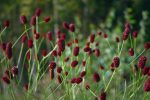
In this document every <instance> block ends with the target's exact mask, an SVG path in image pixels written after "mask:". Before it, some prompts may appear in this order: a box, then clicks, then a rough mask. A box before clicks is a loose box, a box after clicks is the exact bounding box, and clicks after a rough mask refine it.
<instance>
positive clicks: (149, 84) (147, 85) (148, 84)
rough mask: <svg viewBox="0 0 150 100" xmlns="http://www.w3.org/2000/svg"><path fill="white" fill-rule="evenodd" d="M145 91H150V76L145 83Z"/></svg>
mask: <svg viewBox="0 0 150 100" xmlns="http://www.w3.org/2000/svg"><path fill="white" fill-rule="evenodd" d="M144 91H145V92H149V91H150V78H148V79H147V80H146V81H145V83H144Z"/></svg>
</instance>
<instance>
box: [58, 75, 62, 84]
mask: <svg viewBox="0 0 150 100" xmlns="http://www.w3.org/2000/svg"><path fill="white" fill-rule="evenodd" d="M57 80H58V83H59V84H60V83H61V82H62V78H61V76H60V75H58V76H57Z"/></svg>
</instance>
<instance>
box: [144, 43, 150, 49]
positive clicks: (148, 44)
mask: <svg viewBox="0 0 150 100" xmlns="http://www.w3.org/2000/svg"><path fill="white" fill-rule="evenodd" d="M144 48H145V50H148V49H149V48H150V42H147V43H145V44H144Z"/></svg>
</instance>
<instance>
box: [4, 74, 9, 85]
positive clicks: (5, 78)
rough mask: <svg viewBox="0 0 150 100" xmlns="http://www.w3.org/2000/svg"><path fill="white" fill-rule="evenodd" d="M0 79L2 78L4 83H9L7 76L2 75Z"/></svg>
mask: <svg viewBox="0 0 150 100" xmlns="http://www.w3.org/2000/svg"><path fill="white" fill-rule="evenodd" d="M2 80H3V82H4V83H6V84H10V79H9V78H8V77H7V76H3V77H2Z"/></svg>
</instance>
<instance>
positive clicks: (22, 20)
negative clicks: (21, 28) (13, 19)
mask: <svg viewBox="0 0 150 100" xmlns="http://www.w3.org/2000/svg"><path fill="white" fill-rule="evenodd" d="M20 23H21V24H26V23H27V18H26V16H24V15H22V16H20Z"/></svg>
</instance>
